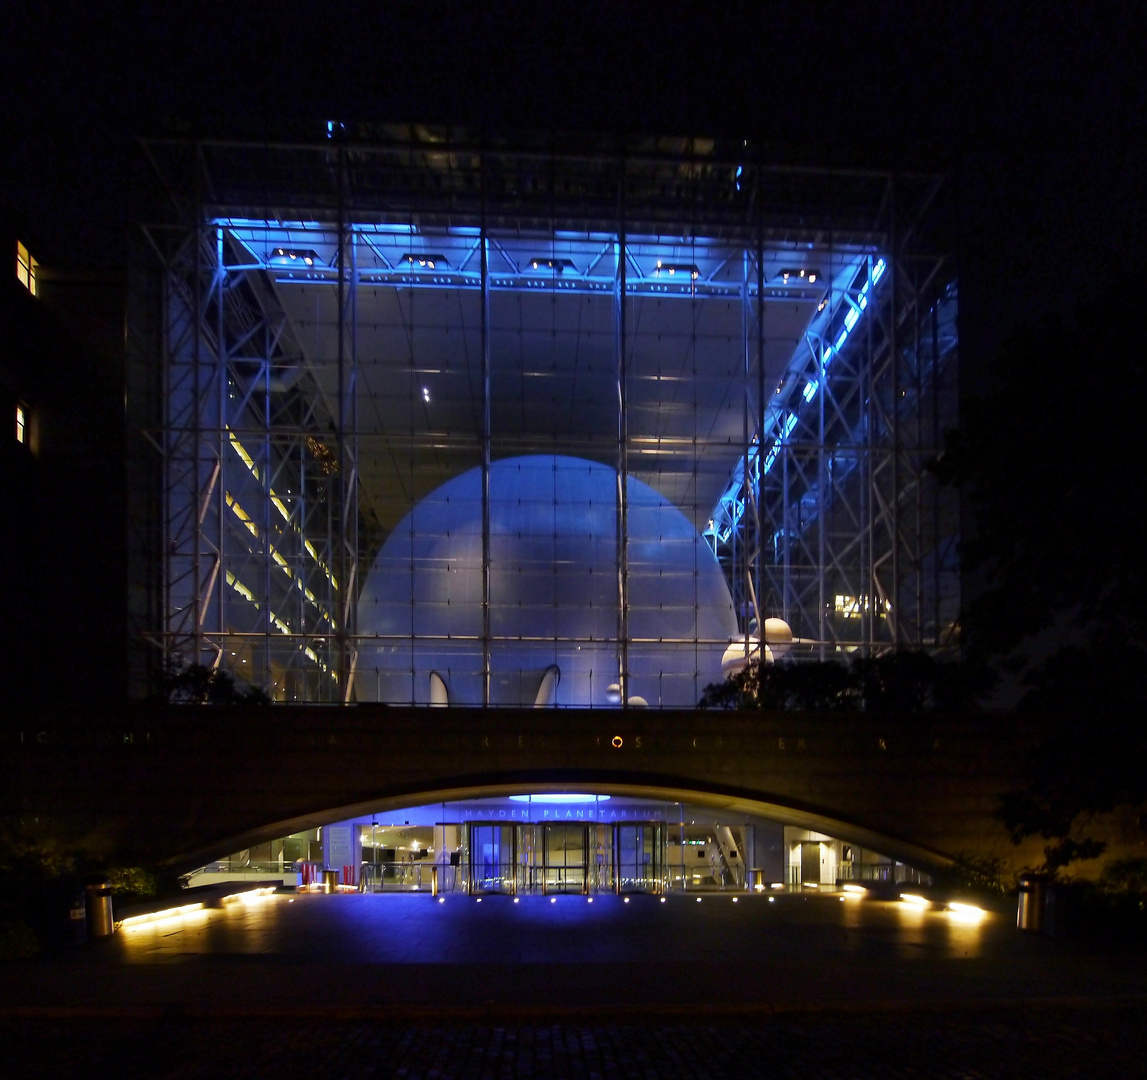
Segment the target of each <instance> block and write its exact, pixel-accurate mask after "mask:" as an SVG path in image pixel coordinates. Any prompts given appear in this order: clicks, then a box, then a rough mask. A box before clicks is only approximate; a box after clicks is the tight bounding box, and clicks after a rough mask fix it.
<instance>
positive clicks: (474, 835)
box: [469, 824, 517, 893]
mask: <svg viewBox="0 0 1147 1080" xmlns="http://www.w3.org/2000/svg"><path fill="white" fill-rule="evenodd" d="M515 834H516V830H515V828H514V826H513V825H480V824H473V825H471V826H470V865H469V871H470V874H469V881H470V892H472V893H478V892H485V893H491V892H495V893H498V892H504V893H512V892H514V891H515V883H516V878H517V847H516V839H517V837H516V835H515Z"/></svg>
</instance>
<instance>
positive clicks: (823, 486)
mask: <svg viewBox="0 0 1147 1080" xmlns="http://www.w3.org/2000/svg"><path fill="white" fill-rule="evenodd" d="M830 251H831V248H830ZM830 258H831V256H830ZM816 363H817V373H816V377H817V381H818V382H819V383H820V392H819V393H818V394H817V396H816V400H817V435H816V502H817V507H816V563H817V604H818V605H819V609H818V611H817V631H816V636H817V640H818V641H819V642H820V649H819V653H818V656H819V659H820V660H821V661H822V662H823V661H825V660H827V659H828V645H827V641H828V595H827V594H826V593H825V590H824V586H825V580H824V579H825V575H826V574H827V573H828V567H827V566H826V565H825V558H824V556H825V529H826V528H827V522H826V520H825V519H826V518H827V516H828V508H829V505H830V503H831V498H830V496H829V492H828V489H827V485H828V469H827V468H826V463H825V446H824V403H825V401H826V400H827V398H828V368H827V367H826V366H825V363H824V342H823V341H820V342H818V348H817V355H816Z"/></svg>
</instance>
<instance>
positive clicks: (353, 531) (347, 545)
mask: <svg viewBox="0 0 1147 1080" xmlns="http://www.w3.org/2000/svg"><path fill="white" fill-rule="evenodd" d="M345 232H346V241H345V242H348V243H349V245H350V296H349V297H348V301H347V312H348V313H349V318H350V357H349V360H350V371H349V375H348V378H347V384H346V386H345V388H344V387H343V386H342V385H341V380H340V388H339V389H340V393H339V411H340V414H342V416H343V423H344V424H345V425H348V426H349V429H350V430H349V432H348V431H347V430H346V428H345V427H344V429H343V447H344V451H345V452H346V456H347V457H348V458H349V460H350V470H349V472H348V473H347V474H346V475H345V476H341V477H340V479H341V482H342V489H343V491H342V523H341V529H340V537H341V543H342V547H343V551H344V553H345V560H346V562H347V563H348V564H349V568H348V569H346V570H345V574H346V577H345V580H343V581H342V590H343V602H342V605H341V608H342V611H341V618H340V620H339V623H340V625H341V627H342V631H343V642H344V646H345V657H344V655H343V651H342V650H340V659H339V663H340V673H339V695H340V697H341V699H342V703H343V704H344V705H346V704H349V702H350V700H351V697H352V696H353V693H354V676H355V670H356V668H357V667H358V642H357V637H356V635H357V632H358V481H359V475H358V233H357V232H355V231H354V229H353V228H350V227H346V228H345ZM343 243H344V241H343V240H341V239H340V243H339V248H340V250H341V249H342V245H343ZM345 317H346V313H340V316H339V319H340V328H341V324H342V322H343V320H344V319H345ZM344 668H345V670H344Z"/></svg>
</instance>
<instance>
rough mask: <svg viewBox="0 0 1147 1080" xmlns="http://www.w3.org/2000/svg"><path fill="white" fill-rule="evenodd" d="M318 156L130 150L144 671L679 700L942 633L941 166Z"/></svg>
mask: <svg viewBox="0 0 1147 1080" xmlns="http://www.w3.org/2000/svg"><path fill="white" fill-rule="evenodd" d="M308 136H314V137H308V138H304V139H299V140H294V141H284V142H283V143H281V144H268V143H265V142H260V143H254V142H252V143H243V142H241V141H239V142H237V141H222V140H220V141H210V140H207V141H189V140H182V139H175V140H153V141H150V142H148V143H147V151H148V154H149V156H150V158H151V160H152V162H153V163H154V166H155V169H156V171H157V173H158V175H159V176H160V177H161V179H162V181H163V186H164V189H165V191H166V192H167V194H168V195H169V196H170V200H169V201H170V205H171V207H172V211H173V212H172V213H171V214H169V215H168V216H167V217H166V219H165V220H163V221H160V222H158V223H153V224H149V225H148V226H147V227H146V228H145V230H144V233H145V236H146V237H147V239H148V241H149V244H148V251H149V253H150V266H151V267H152V268H154V270H155V271H156V272H155V273H154V274H152V275H151V281H152V283H153V291H152V293H149V294H148V295H149V296H151V297H152V299H153V300H154V303H152V304H151V306H150V308H148V311H149V312H150V314H149V316H148V320H139V321H140V322H141V323H143V322H148V321H150V331H151V332H149V333H145V334H143V335H142V336H141V335H138V334H137V336H136V340H135V346H134V348H133V349H132V350H131V356H132V360H133V364H132V373H131V379H132V406H131V407H132V408H133V409H134V417H135V420H136V422H137V424H138V427H139V428H140V429H142V430H144V432H145V434H146V435H147V441H146V445H147V446H148V447H149V448H150V449H149V450H148V454H150V457H149V458H148V459H147V460H143V461H141V462H140V463H139V467H140V468H141V469H145V470H150V473H151V475H152V476H154V477H155V478H156V490H159V491H161V496H160V498H161V500H162V513H161V514H159V515H157V516H158V517H159V518H161V520H162V527H161V535H158V536H155V537H154V538H153V544H152V547H153V550H154V552H155V553H156V554H155V556H154V558H155V562H156V564H157V566H156V568H155V569H154V571H153V572H152V573H150V575H143V577H146V578H147V580H148V584H147V587H146V588H143V589H141V590H140V591H139V599H138V602H137V604H136V615H137V621H138V624H139V628H140V630H141V636H142V637H145V638H146V639H147V640H148V641H149V642H150V643H151V647H152V648H153V649H154V655H155V656H157V657H162V658H163V659H164V660H165V661H168V662H171V661H174V662H182V663H187V662H199V663H206V664H209V665H215V664H222V665H223V666H225V667H226V668H228V669H230V670H232V671H233V672H235V673H236V675H238V676H239V677H241V678H243V679H245V680H249V681H250V682H252V683H255V684H259V685H262V686H264V687H266V688H267V690H268V692H269V693H270V694H271V696H272V697H273V698H274V699H276V700H283V701H293V700H298V701H304V700H306V701H331V702H351V701H373V700H381V701H387V702H393V703H423V704H431V705H435V704H437V705H445V704H466V705H483V704H500V705H525V706H533V705H563V706H575V705H576V706H612V705H620V706H622V707H625V706H629V705H640V704H648V705H650V706H653V707H658V706H660V707H689V706H692V705H694V704H695V703H696V702H697V700H698V698H699V697H700V696H701V693H702V692H703V690H704V687H705V686H706V685H707V684H708V683H711V682H714V681H717V680H719V679H720V678H721V677H722V659H723V658H724V659H725V660H726V661H728V659H729V657H730V656H731V655H735V654H737V652H738V650H739V654H740V656H741V657H742V658H743V657H744V655H745V652H746V650H748V651H750V652H751V651H752V650H753V649H754V648H755V647H756V639H757V638H758V637H759V636H760V633H759V631H760V628H762V627H764V626H765V620H766V619H769V618H779V619H783V620H784V621H785V622H786V623H787V624H788V626H789V627H791V630H792V634H793V638H794V640H793V643H792V644H791V645H790V646H789V648H788V655H789V657H791V658H793V659H797V660H799V659H801V658H804V657H809V658H828V657H832V656H836V655H839V654H840V653H841V652H851V651H855V650H859V651H861V652H863V653H871V652H872V651H875V650H883V649H886V648H891V647H904V646H906V647H924V648H939V647H941V646H942V645H943V644H944V641H945V630H946V628H947V627H948V626H949V625H950V624H951V623H952V621H953V620H954V617H955V609H956V604H957V601H958V569H957V564H956V558H955V535H956V531H957V516H956V509H955V504H954V498H953V496H952V495H951V494H950V493H948V492H945V491H943V490H940V489H938V488H937V487H936V485H935V484H934V483H933V482H932V480H931V478H930V476H929V474H928V473H927V471H926V468H925V466H926V463H927V461H928V460H929V459H930V458H931V457H932V456H933V455H934V454H935V453H936V451H937V448H938V446H939V443H940V436H941V433H942V430H943V428H944V427H945V426H947V425H949V424H951V423H952V422H953V420H954V416H955V409H956V397H957V395H956V329H955V327H956V320H955V312H956V298H957V292H956V283H955V268H954V264H953V261H952V258H951V255H950V253H949V247H948V244H947V228H948V220H947V213H946V205H947V204H946V201H945V189H944V185H943V184H942V182H941V180H940V179H939V178H937V177H934V176H917V175H913V176H902V175H893V174H890V173H883V172H875V171H867V172H866V171H857V170H853V171H828V170H820V169H812V168H796V167H791V166H787V165H785V166H782V165H779V164H777V163H775V162H772V161H770V160H768V159H767V158H766V156H765V155H764V153H763V151H762V150H760V149H759V148H756V147H754V146H751V145H744V144H741V143H740V142H736V143H732V144H729V145H722V144H719V143H714V142H712V141H705V140H695V139H694V140H691V139H647V140H637V139H634V140H628V141H624V142H610V141H608V140H604V139H581V140H579V139H576V138H569V139H556V138H537V139H531V138H530V137H528V136H522V137H513V138H511V137H507V138H498V139H495V138H485V139H481V138H478V137H477V136H476V135H471V134H469V133H466V132H458V131H445V130H442V131H436V130H431V129H426V128H421V127H394V128H390V127H372V128H361V129H351V128H349V127H344V126H343V125H341V124H337V123H331V124H329V125H326V127H325V129H324V130H319V131H317V132H312V133H308ZM140 306H141V305H138V304H137V308H138V307H140ZM141 580H142V578H141ZM777 651H778V652H779V651H780V650H777Z"/></svg>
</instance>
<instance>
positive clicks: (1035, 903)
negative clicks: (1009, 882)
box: [1016, 874, 1048, 934]
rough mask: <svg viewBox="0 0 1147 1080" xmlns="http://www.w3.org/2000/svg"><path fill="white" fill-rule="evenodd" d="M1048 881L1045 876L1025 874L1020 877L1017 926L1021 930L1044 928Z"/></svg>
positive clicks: (1039, 930)
mask: <svg viewBox="0 0 1147 1080" xmlns="http://www.w3.org/2000/svg"><path fill="white" fill-rule="evenodd" d="M1047 891H1048V882H1047V880H1046V879H1045V878H1042V877H1036V876H1035V875H1031V874H1025V875H1024V876H1022V877H1021V878H1020V893H1019V901H1018V904H1017V907H1016V926H1017V927H1018V928H1019V929H1020V930H1033V931H1035V932H1036V933H1037V934H1039V933H1042V932H1043V929H1044V907H1045V905H1046V903H1047Z"/></svg>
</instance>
